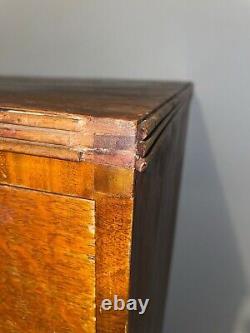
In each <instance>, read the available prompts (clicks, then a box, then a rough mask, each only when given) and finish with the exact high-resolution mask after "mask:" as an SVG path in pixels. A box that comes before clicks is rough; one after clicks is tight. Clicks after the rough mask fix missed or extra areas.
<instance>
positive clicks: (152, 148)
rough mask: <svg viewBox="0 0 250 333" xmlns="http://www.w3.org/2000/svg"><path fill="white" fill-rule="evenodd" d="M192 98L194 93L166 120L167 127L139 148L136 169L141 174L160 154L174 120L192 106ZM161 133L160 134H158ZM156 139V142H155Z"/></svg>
mask: <svg viewBox="0 0 250 333" xmlns="http://www.w3.org/2000/svg"><path fill="white" fill-rule="evenodd" d="M191 97H192V91H190V93H189V94H188V95H187V97H186V100H185V101H184V103H182V104H181V105H180V106H179V107H178V108H177V109H175V112H172V113H171V115H170V117H168V119H167V120H166V124H165V126H162V127H163V128H161V130H159V131H157V134H158V135H156V137H155V138H153V139H149V140H148V141H146V142H145V143H144V145H141V146H140V147H141V148H139V154H141V155H139V154H137V156H136V161H135V169H136V170H137V171H139V172H143V171H145V170H146V168H147V167H148V165H149V163H150V162H151V161H152V160H153V158H154V157H155V154H156V153H157V152H158V150H159V148H160V147H161V145H162V143H163V141H164V140H165V139H166V138H167V137H168V136H169V139H171V138H170V132H169V130H168V126H169V125H171V123H172V122H173V121H174V118H175V117H176V116H177V115H179V114H180V113H181V112H185V111H186V110H187V109H188V107H189V104H190V101H191ZM158 132H159V133H158ZM154 139H156V140H154Z"/></svg>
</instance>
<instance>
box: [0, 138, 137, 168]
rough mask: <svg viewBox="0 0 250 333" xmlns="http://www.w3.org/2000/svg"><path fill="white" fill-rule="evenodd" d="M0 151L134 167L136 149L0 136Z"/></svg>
mask: <svg viewBox="0 0 250 333" xmlns="http://www.w3.org/2000/svg"><path fill="white" fill-rule="evenodd" d="M0 151H6V152H14V153H20V154H26V155H33V156H40V157H48V158H56V159H59V160H66V161H72V162H89V163H95V164H104V165H107V166H117V167H124V168H129V169H133V168H134V164H135V153H134V151H127V150H113V149H101V148H81V147H80V148H76V149H75V148H69V147H66V148H65V147H64V146H61V145H55V144H46V145H44V144H38V143H33V142H29V141H25V140H16V139H10V138H1V137H0Z"/></svg>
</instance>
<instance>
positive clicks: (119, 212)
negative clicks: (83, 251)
mask: <svg viewBox="0 0 250 333" xmlns="http://www.w3.org/2000/svg"><path fill="white" fill-rule="evenodd" d="M95 199H96V310H97V311H96V318H97V332H98V333H125V332H126V330H127V325H128V313H127V311H126V310H124V311H113V310H110V311H101V302H102V300H103V299H107V298H108V299H113V298H114V295H117V296H118V297H121V298H122V299H124V300H127V299H128V297H129V275H130V253H131V242H132V214H133V198H115V197H112V196H109V195H106V194H102V193H96V198H95Z"/></svg>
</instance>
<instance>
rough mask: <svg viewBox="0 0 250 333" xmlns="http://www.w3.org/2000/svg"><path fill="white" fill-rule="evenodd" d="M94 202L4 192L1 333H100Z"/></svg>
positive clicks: (0, 196)
mask: <svg viewBox="0 0 250 333" xmlns="http://www.w3.org/2000/svg"><path fill="white" fill-rule="evenodd" d="M94 214H95V211H94V202H93V201H87V200H84V199H76V198H71V197H66V196H58V195H55V194H53V195H52V194H46V193H41V192H36V191H30V190H23V189H17V188H14V187H9V186H1V187H0V216H1V226H0V271H1V279H0V290H1V302H0V314H1V317H0V318H1V319H0V331H1V332H5V333H12V332H27V333H29V332H41V333H48V332H65V333H66V332H79V333H80V332H90V333H91V332H93V333H94V332H95V216H94Z"/></svg>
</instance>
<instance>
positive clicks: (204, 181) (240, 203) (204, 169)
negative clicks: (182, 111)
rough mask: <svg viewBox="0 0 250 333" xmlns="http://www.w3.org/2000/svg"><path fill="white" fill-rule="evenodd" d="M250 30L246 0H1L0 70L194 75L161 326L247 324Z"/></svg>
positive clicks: (222, 331)
mask: <svg viewBox="0 0 250 333" xmlns="http://www.w3.org/2000/svg"><path fill="white" fill-rule="evenodd" d="M249 30H250V1H249V0H209V1H208V0H207V1H200V0H199V1H198V0H186V1H185V0H165V1H164V0H154V1H148V0H144V1H143V0H133V1H132V0H126V1H121V0H105V1H100V0H99V1H97V0H89V1H87V0H85V1H83V0H82V1H80V0H73V1H68V0H67V1H66V0H53V1H51V0H50V1H49V0H43V1H41V0H22V1H20V0H0V45H1V51H0V74H1V75H4V74H11V75H45V76H48V75H49V76H79V77H86V76H88V77H119V78H153V79H188V80H192V81H194V83H195V87H196V93H195V98H194V101H193V104H192V112H191V119H190V128H189V134H188V143H187V153H186V159H185V168H184V177H183V186H182V193H181V200H180V209H179V218H178V219H179V223H178V228H177V235H176V243H175V253H174V260H173V269H172V277H171V285H170V292H169V300H168V304H167V309H166V329H165V331H164V333H165V332H174V333H183V332H185V333H231V332H234V333H249V332H250V257H249V252H250V202H249V199H250V198H249V197H250V152H249V148H250V147H249V146H250V145H249V141H250V110H249V107H250V93H249V87H250V76H249V74H250V34H249ZM156 333H158V332H156Z"/></svg>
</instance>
